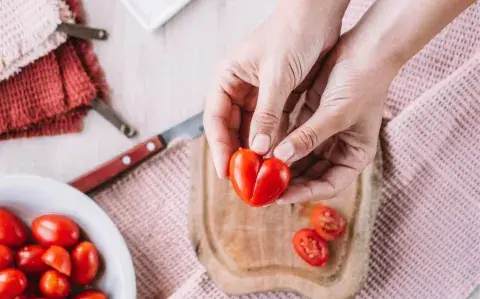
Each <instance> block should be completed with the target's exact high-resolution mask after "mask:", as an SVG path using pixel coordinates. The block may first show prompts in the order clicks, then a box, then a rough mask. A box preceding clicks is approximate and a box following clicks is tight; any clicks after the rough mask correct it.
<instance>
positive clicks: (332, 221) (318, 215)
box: [310, 205, 346, 241]
mask: <svg viewBox="0 0 480 299" xmlns="http://www.w3.org/2000/svg"><path fill="white" fill-rule="evenodd" d="M310 221H311V223H312V226H313V228H314V229H315V231H316V232H317V234H318V235H319V236H320V237H322V238H323V239H324V240H327V241H333V240H335V239H337V238H338V237H340V236H341V235H342V234H343V233H344V232H345V226H346V223H345V219H343V217H342V216H341V215H340V214H338V212H337V211H336V210H335V209H333V208H331V207H327V206H324V205H319V206H317V207H315V210H313V212H312V214H311V215H310Z"/></svg>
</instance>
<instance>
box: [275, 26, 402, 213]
mask: <svg viewBox="0 0 480 299" xmlns="http://www.w3.org/2000/svg"><path fill="white" fill-rule="evenodd" d="M378 57H380V56H376V55H375V54H374V53H373V52H371V51H363V49H362V47H359V46H358V47H357V45H356V43H355V40H354V37H350V36H349V35H348V34H347V35H345V36H344V37H342V38H341V40H340V41H339V42H338V44H337V45H336V46H335V48H334V49H333V50H332V52H331V53H330V54H329V56H328V57H327V59H326V62H325V65H324V66H323V68H322V70H321V72H320V73H319V75H318V77H317V79H316V80H315V82H314V83H313V85H312V87H311V88H310V90H309V91H308V92H307V96H306V100H305V104H304V106H303V107H302V109H301V110H300V113H299V116H298V119H297V121H298V125H296V127H297V128H296V129H295V130H294V131H293V132H291V133H290V134H289V136H287V137H286V138H285V139H284V140H283V141H281V143H280V144H279V145H278V146H277V147H276V148H275V150H274V152H273V153H274V155H275V157H277V158H279V159H281V160H283V161H286V162H287V163H289V164H292V165H291V168H292V176H293V177H294V179H293V180H292V181H291V185H290V186H289V188H288V189H287V191H286V192H285V193H284V194H283V195H282V197H281V198H280V199H279V200H277V203H278V204H289V203H297V202H301V201H306V200H308V199H312V197H314V196H315V197H317V198H318V197H320V198H325V199H326V198H331V197H334V196H336V195H337V194H338V193H339V192H340V191H342V190H343V189H345V188H346V187H347V186H348V185H350V184H351V183H352V182H353V181H354V180H355V179H356V177H357V176H358V174H359V173H360V172H361V171H362V170H363V169H364V168H365V167H366V166H367V165H368V164H369V163H370V162H371V161H372V159H373V158H374V156H375V153H376V150H377V141H378V133H379V129H380V125H381V120H382V112H383V103H384V100H385V99H386V96H387V92H388V87H389V85H390V83H391V81H392V80H393V78H394V76H395V74H396V72H397V71H398V69H399V66H398V65H397V64H395V63H389V62H388V61H379V60H378V59H377V58H378Z"/></svg>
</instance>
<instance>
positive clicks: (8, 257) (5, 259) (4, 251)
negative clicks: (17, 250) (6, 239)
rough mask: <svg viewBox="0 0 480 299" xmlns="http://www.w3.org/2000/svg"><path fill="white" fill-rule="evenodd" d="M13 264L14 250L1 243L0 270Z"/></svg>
mask: <svg viewBox="0 0 480 299" xmlns="http://www.w3.org/2000/svg"><path fill="white" fill-rule="evenodd" d="M12 264H13V251H12V250H11V249H10V248H8V247H7V246H5V245H0V270H3V269H6V268H8V267H10V266H11V265H12Z"/></svg>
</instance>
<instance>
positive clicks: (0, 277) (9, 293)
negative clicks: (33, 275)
mask: <svg viewBox="0 0 480 299" xmlns="http://www.w3.org/2000/svg"><path fill="white" fill-rule="evenodd" d="M26 287H27V277H25V274H23V273H22V272H21V271H19V270H17V269H5V270H2V271H0V298H12V297H15V296H17V295H20V294H21V293H23V291H24V290H25V288H26Z"/></svg>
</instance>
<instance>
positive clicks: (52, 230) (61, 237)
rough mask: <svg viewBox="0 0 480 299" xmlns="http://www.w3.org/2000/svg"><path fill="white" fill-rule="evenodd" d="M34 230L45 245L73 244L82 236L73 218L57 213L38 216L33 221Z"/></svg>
mask: <svg viewBox="0 0 480 299" xmlns="http://www.w3.org/2000/svg"><path fill="white" fill-rule="evenodd" d="M32 232H33V236H34V237H35V239H37V241H38V242H39V243H40V244H42V245H45V246H51V245H58V246H63V247H68V246H73V245H75V244H76V243H77V242H78V238H79V237H80V229H79V228H78V225H77V224H76V223H75V222H74V221H73V220H72V219H70V218H68V217H67V216H63V215H55V214H52V215H43V216H40V217H38V218H36V219H35V220H34V221H33V223H32Z"/></svg>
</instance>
